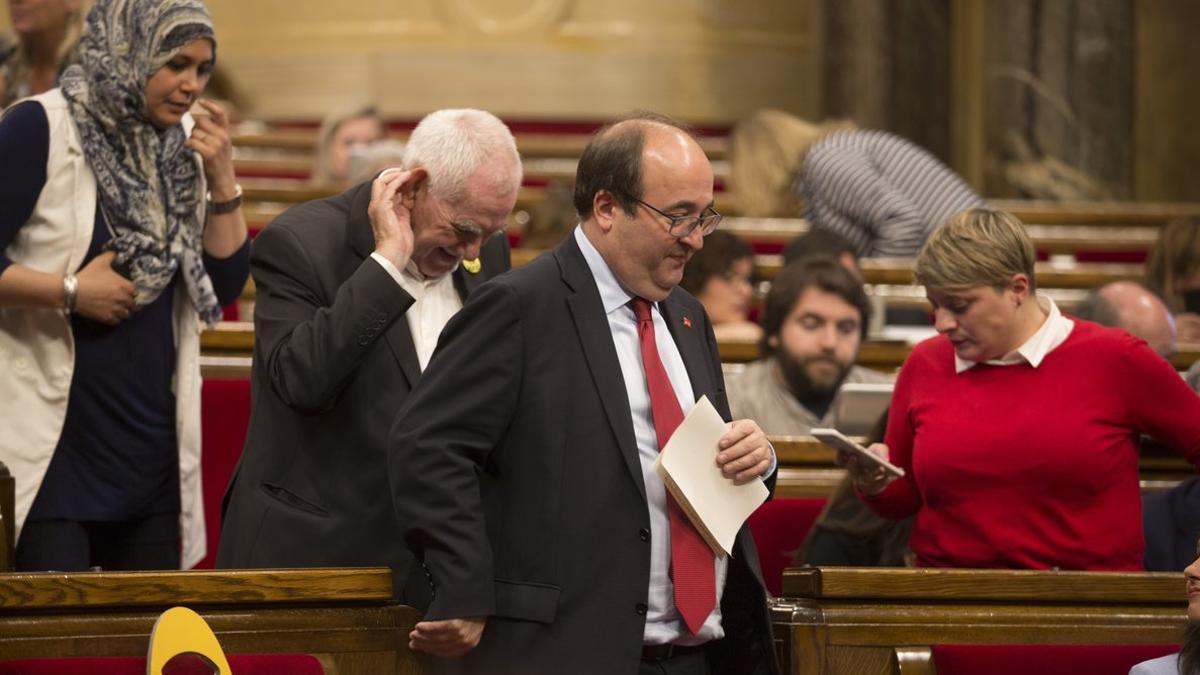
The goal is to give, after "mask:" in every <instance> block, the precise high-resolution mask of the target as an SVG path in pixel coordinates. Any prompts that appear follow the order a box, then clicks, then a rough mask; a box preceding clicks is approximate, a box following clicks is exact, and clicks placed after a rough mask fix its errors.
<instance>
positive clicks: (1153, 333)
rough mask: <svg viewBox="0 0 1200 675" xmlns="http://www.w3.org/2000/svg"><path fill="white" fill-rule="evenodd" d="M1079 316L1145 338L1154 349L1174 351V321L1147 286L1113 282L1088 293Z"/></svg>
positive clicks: (1131, 282) (1160, 351) (1168, 353)
mask: <svg viewBox="0 0 1200 675" xmlns="http://www.w3.org/2000/svg"><path fill="white" fill-rule="evenodd" d="M1076 316H1078V317H1079V318H1082V319H1088V320H1089V321H1095V322H1096V323H1100V324H1103V325H1106V326H1115V327H1117V328H1121V329H1123V330H1125V331H1127V332H1129V333H1130V334H1131V335H1136V336H1137V337H1140V338H1142V339H1143V340H1145V341H1146V342H1147V343H1148V344H1149V345H1150V348H1151V349H1153V350H1154V351H1155V352H1157V353H1159V354H1161V355H1163V356H1169V355H1171V354H1173V353H1174V352H1175V321H1174V320H1173V318H1172V317H1171V312H1170V311H1169V310H1167V306H1166V305H1165V304H1164V303H1163V301H1162V300H1161V299H1159V297H1158V296H1157V295H1155V294H1154V293H1152V292H1150V291H1149V290H1148V289H1147V288H1146V287H1145V286H1142V285H1141V284H1139V283H1137V282H1134V281H1114V282H1112V283H1108V284H1105V285H1103V286H1101V287H1100V288H1099V289H1096V290H1095V291H1093V292H1092V293H1091V294H1089V296H1088V299H1087V300H1086V301H1084V304H1083V305H1082V306H1080V308H1079V311H1077V312H1076Z"/></svg>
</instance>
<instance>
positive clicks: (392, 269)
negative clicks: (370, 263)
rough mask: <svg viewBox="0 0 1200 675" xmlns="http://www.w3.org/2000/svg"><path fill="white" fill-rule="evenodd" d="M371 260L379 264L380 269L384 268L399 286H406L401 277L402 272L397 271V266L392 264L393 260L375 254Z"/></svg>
mask: <svg viewBox="0 0 1200 675" xmlns="http://www.w3.org/2000/svg"><path fill="white" fill-rule="evenodd" d="M371 258H372V259H374V260H375V262H377V263H379V265H380V267H383V269H384V271H385V272H387V273H388V274H389V275H390V276H391V277H392V279H394V280H395V282H396V285H397V286H400V287H403V286H404V282H403V281H402V279H403V277H401V276H400V270H398V269H396V266H395V265H393V264H392V261H391V260H388V259H387V258H385V257H383V256H382V255H380V254H378V253H374V252H373V253H371Z"/></svg>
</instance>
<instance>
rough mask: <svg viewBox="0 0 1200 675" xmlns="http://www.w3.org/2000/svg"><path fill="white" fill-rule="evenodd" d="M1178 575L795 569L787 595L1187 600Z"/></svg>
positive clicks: (1176, 603) (787, 575) (787, 579)
mask: <svg viewBox="0 0 1200 675" xmlns="http://www.w3.org/2000/svg"><path fill="white" fill-rule="evenodd" d="M1184 586H1185V584H1184V581H1183V579H1182V578H1181V577H1180V575H1179V574H1176V573H1168V572H1147V573H1143V574H1126V573H1119V572H1070V571H1062V572H1054V573H1046V572H1043V571H1036V570H962V569H932V568H924V569H906V570H895V569H879V568H838V569H836V570H834V569H829V568H826V569H819V568H808V569H802V568H796V569H790V570H787V571H786V572H784V577H783V591H784V595H785V596H788V597H805V598H838V599H862V598H873V599H877V600H887V601H892V600H924V601H937V600H953V601H956V602H962V601H967V600H995V601H1013V602H1030V601H1037V602H1042V603H1048V602H1059V603H1065V604H1074V603H1086V602H1091V603H1102V604H1106V603H1120V602H1124V601H1136V602H1143V601H1145V599H1146V598H1154V599H1155V601H1156V603H1157V604H1161V605H1163V606H1166V607H1175V608H1181V607H1183V606H1185V605H1186V601H1185V600H1186V599H1185V596H1184V592H1183V591H1184Z"/></svg>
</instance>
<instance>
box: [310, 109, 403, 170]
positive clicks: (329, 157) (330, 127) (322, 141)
mask: <svg viewBox="0 0 1200 675" xmlns="http://www.w3.org/2000/svg"><path fill="white" fill-rule="evenodd" d="M357 119H369V120H373V121H375V122H377V123H378V124H379V130H380V136H381V137H382V138H386V137H387V125H386V124H384V122H383V118H382V117H380V116H379V111H378V110H376V108H375V106H374V105H359V106H346V107H343V108H340V109H338V110H335V111H333V112H331V113H329V114H328V115H326V116H325V119H324V121H322V122H321V130H320V131H318V132H317V156H316V159H315V160H314V161H313V173H312V182H313V183H314V184H317V185H328V184H332V183H336V182H338V180H337V178H336V177H335V176H334V174H333V152H332V148H333V137H334V135H335V134H337V131H338V129H341V128H342V125H343V124H345V123H347V122H350V121H353V120H357ZM348 168H349V167H347V169H348ZM344 179H345V177H343V180H344Z"/></svg>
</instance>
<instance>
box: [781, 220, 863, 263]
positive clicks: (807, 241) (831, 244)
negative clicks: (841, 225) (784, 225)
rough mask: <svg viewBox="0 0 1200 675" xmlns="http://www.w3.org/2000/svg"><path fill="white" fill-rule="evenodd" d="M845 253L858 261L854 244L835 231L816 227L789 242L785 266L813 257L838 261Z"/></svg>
mask: <svg viewBox="0 0 1200 675" xmlns="http://www.w3.org/2000/svg"><path fill="white" fill-rule="evenodd" d="M843 253H849V254H850V255H852V256H854V260H855V261H857V260H858V251H856V250H855V249H854V244H851V243H850V242H849V241H846V238H845V237H843V236H842V235H840V234H838V233H837V232H834V231H833V230H826V229H824V228H820V227H814V228H813V229H811V230H809V231H808V232H805V233H804V234H802V235H800V236H799V237H796V238H795V239H793V240H791V241H789V242H788V245H787V246H785V247H784V248H783V264H784V265H787V264H788V263H793V262H795V261H797V260H801V259H803V258H810V257H813V256H823V257H828V258H833V259H835V260H836V259H837V258H839V257H841V255H842V254H843Z"/></svg>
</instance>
